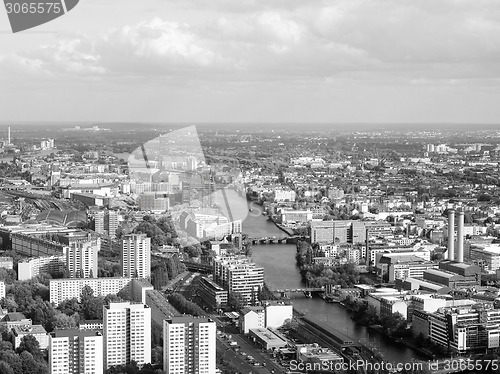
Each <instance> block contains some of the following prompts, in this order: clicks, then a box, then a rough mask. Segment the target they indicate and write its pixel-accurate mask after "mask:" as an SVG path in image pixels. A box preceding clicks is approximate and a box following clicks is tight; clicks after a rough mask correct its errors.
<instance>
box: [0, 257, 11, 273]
mask: <svg viewBox="0 0 500 374" xmlns="http://www.w3.org/2000/svg"><path fill="white" fill-rule="evenodd" d="M0 268H4V269H9V270H12V269H14V259H13V258H12V257H0Z"/></svg>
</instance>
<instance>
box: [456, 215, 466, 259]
mask: <svg viewBox="0 0 500 374" xmlns="http://www.w3.org/2000/svg"><path fill="white" fill-rule="evenodd" d="M457 214H458V226H457V261H458V262H464V212H463V211H462V210H460V211H458V212H457Z"/></svg>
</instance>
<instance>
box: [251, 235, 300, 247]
mask: <svg viewBox="0 0 500 374" xmlns="http://www.w3.org/2000/svg"><path fill="white" fill-rule="evenodd" d="M306 239H308V237H307V236H299V235H295V236H282V237H276V236H271V237H269V236H266V237H262V238H253V237H247V238H246V240H247V241H248V242H251V243H252V244H254V245H255V244H296V243H297V241H298V240H306Z"/></svg>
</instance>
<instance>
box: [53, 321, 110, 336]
mask: <svg viewBox="0 0 500 374" xmlns="http://www.w3.org/2000/svg"><path fill="white" fill-rule="evenodd" d="M101 322H102V321H101ZM50 335H52V337H54V338H67V337H70V338H72V337H79V338H83V337H87V336H101V335H102V334H101V333H100V332H99V331H90V330H77V329H66V330H56V331H54V332H51V333H50Z"/></svg>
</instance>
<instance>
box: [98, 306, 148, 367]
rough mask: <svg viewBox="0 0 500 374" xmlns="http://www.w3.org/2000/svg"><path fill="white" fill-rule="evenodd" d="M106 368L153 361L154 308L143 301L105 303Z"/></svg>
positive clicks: (140, 364)
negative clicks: (135, 302) (132, 362)
mask: <svg viewBox="0 0 500 374" xmlns="http://www.w3.org/2000/svg"><path fill="white" fill-rule="evenodd" d="M103 318H104V360H105V367H106V369H108V368H110V367H111V366H116V365H127V364H129V363H130V362H131V361H135V362H137V364H138V365H139V366H142V365H144V364H148V363H151V309H150V308H149V307H148V306H147V305H144V304H142V303H138V304H131V303H130V302H123V303H110V304H109V305H106V306H104V307H103Z"/></svg>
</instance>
